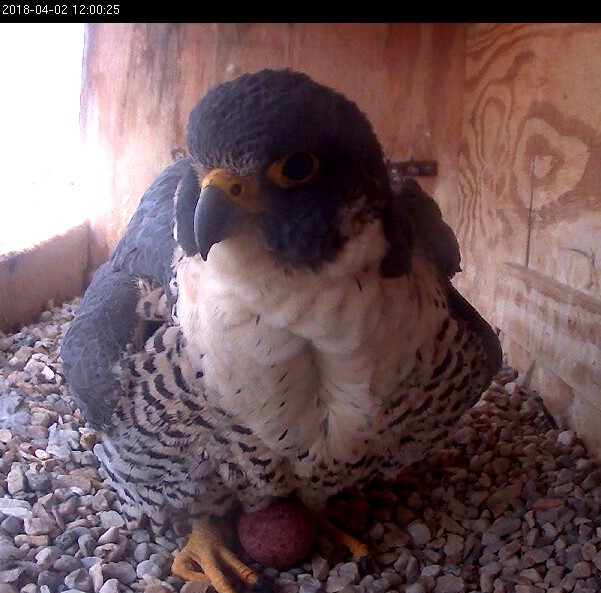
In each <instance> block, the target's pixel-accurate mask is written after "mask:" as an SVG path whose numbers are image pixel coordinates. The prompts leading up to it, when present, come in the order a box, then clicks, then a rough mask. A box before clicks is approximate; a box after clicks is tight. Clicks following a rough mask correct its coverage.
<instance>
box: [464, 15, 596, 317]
mask: <svg viewBox="0 0 601 593" xmlns="http://www.w3.org/2000/svg"><path fill="white" fill-rule="evenodd" d="M600 50H601V25H587V24H585V25H572V24H546V25H532V24H527V25H495V26H485V25H472V26H470V27H469V28H468V33H467V47H466V92H465V108H464V127H463V138H462V143H461V153H460V160H459V164H460V169H461V189H462V200H461V201H460V202H459V203H458V204H457V208H456V210H455V212H454V216H453V218H454V220H455V221H456V228H457V230H458V232H459V235H460V238H461V242H462V245H464V252H465V257H466V264H467V265H466V268H467V270H468V272H467V274H466V276H465V278H463V279H462V281H463V282H464V283H465V287H466V288H468V289H469V290H470V291H471V292H472V293H473V294H476V295H480V294H482V299H481V300H482V301H487V302H488V303H489V305H488V309H489V311H490V312H491V313H493V312H494V311H493V309H494V306H493V304H492V303H493V299H494V285H495V278H497V277H498V276H497V271H498V270H497V269H496V268H498V263H499V262H502V261H511V262H517V263H522V264H524V265H527V266H529V267H532V268H533V269H536V270H538V271H540V272H542V273H544V274H547V275H549V276H551V277H553V278H555V279H557V280H558V281H560V282H563V283H565V284H567V285H569V286H571V287H573V288H577V289H578V290H582V291H583V292H586V293H588V294H590V295H592V296H594V297H596V298H599V297H600V293H601V291H600V288H601V287H600V284H599V270H598V265H599V263H598V261H597V257H598V256H597V254H598V253H601V196H600V194H599V191H598V188H599V187H600V181H601V178H600V176H601V127H600V126H599V124H600V123H601V104H600V103H599V102H598V101H597V100H596V99H595V97H598V96H599V93H600V92H601V76H599V75H600V74H601V62H600V61H599V60H598V58H595V57H593V56H598V55H601V54H600V53H599V52H600ZM491 264H492V266H491Z"/></svg>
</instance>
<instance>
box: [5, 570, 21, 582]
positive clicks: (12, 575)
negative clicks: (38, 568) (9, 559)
mask: <svg viewBox="0 0 601 593" xmlns="http://www.w3.org/2000/svg"><path fill="white" fill-rule="evenodd" d="M22 573H23V569H22V568H20V567H17V568H11V569H9V570H0V583H14V582H15V581H16V580H17V579H18V578H19V577H20V576H21V574H22Z"/></svg>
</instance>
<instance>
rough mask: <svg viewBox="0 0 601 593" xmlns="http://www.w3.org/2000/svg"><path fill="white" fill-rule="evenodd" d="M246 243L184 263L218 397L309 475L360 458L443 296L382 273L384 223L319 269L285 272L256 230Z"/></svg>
mask: <svg viewBox="0 0 601 593" xmlns="http://www.w3.org/2000/svg"><path fill="white" fill-rule="evenodd" d="M236 240H237V239H236V238H232V239H230V240H229V241H228V242H224V243H222V244H219V245H216V246H215V247H214V248H213V250H212V251H211V254H210V256H209V258H208V260H207V262H203V261H202V260H200V259H199V258H184V259H182V260H181V261H180V263H179V264H178V269H177V276H178V283H179V300H178V316H179V319H180V323H181V326H182V328H183V332H184V335H185V336H186V340H187V346H186V350H187V352H188V356H190V357H191V359H192V360H193V361H197V362H198V364H199V365H202V368H203V371H204V382H205V392H204V393H205V397H206V400H207V404H208V405H209V406H214V407H216V408H218V409H220V410H224V411H226V412H227V413H228V414H231V415H232V416H233V417H235V418H236V420H237V422H239V423H242V424H243V425H244V426H246V427H248V428H249V429H250V430H251V431H252V433H253V434H254V435H255V436H256V437H257V438H258V439H259V440H260V441H262V443H264V444H265V445H266V446H267V448H268V449H269V450H270V451H272V452H273V454H274V455H276V456H281V457H282V459H286V460H287V461H288V463H291V464H292V465H293V467H294V473H295V474H296V475H298V476H299V477H301V478H303V477H309V476H311V475H313V473H314V472H315V467H316V465H321V466H322V467H330V466H334V465H338V464H339V463H347V464H352V463H356V462H357V461H358V460H360V459H361V458H362V457H363V456H364V455H365V451H366V449H370V448H373V447H374V446H375V445H374V442H375V439H376V437H377V434H378V429H379V426H380V423H381V422H380V420H381V416H382V414H383V413H384V410H385V407H386V399H387V397H388V394H389V393H390V392H391V391H392V390H393V389H394V387H396V386H398V384H399V383H400V382H401V381H402V380H403V378H404V377H405V376H407V375H408V374H409V373H410V372H411V370H412V369H413V366H414V364H415V356H414V355H415V352H416V351H417V350H418V349H419V348H420V347H421V346H422V345H423V343H422V342H423V340H424V336H429V335H431V334H432V333H433V332H434V331H435V328H436V327H437V326H439V324H440V320H438V319H436V318H435V317H436V316H432V315H428V316H427V317H424V316H423V315H422V314H421V311H422V309H423V307H422V305H424V304H425V303H426V301H428V300H429V299H432V298H435V297H434V296H433V295H434V294H435V292H436V286H435V284H434V282H433V280H432V278H433V277H434V275H433V274H432V273H431V270H424V272H427V273H424V274H414V275H412V276H411V277H404V278H399V279H382V278H381V276H380V274H379V268H378V264H379V261H380V259H381V256H382V253H383V251H384V250H385V248H386V245H385V242H384V239H383V236H382V232H381V228H380V226H379V224H378V223H373V224H371V225H368V226H367V227H366V228H365V230H364V232H363V233H362V234H361V235H360V236H358V237H356V238H355V239H354V240H353V241H349V243H348V245H347V246H346V247H345V252H344V253H343V254H342V256H341V257H340V258H339V259H338V260H337V261H336V263H332V264H326V265H325V266H324V268H323V269H321V270H320V271H319V272H313V271H308V270H286V269H284V268H282V267H281V266H278V265H277V264H276V263H275V262H274V261H273V259H272V258H271V257H270V256H269V254H267V253H266V252H265V251H264V249H263V248H262V246H261V245H260V243H259V242H256V243H255V244H253V243H252V242H249V241H248V237H245V240H244V249H241V248H240V247H241V246H240V245H236V244H235V242H236ZM416 264H417V267H418V268H419V267H420V266H422V265H426V264H425V263H424V262H422V261H421V260H419V261H417V260H416ZM418 293H419V296H418ZM425 308H428V307H425ZM426 339H427V338H426ZM193 364H194V362H193Z"/></svg>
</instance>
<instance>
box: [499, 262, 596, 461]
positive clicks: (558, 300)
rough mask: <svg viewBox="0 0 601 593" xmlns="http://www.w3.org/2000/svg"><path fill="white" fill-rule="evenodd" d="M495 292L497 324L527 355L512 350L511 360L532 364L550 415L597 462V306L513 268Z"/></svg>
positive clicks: (537, 275)
mask: <svg viewBox="0 0 601 593" xmlns="http://www.w3.org/2000/svg"><path fill="white" fill-rule="evenodd" d="M499 286H500V288H499V293H498V297H499V300H498V319H499V323H500V325H501V327H502V328H503V331H504V333H505V334H506V336H507V338H508V341H510V342H512V343H515V344H517V345H519V347H520V348H521V349H522V350H523V351H524V353H525V357H524V356H523V355H522V352H520V350H519V349H515V347H514V346H512V350H511V354H513V355H516V358H515V359H514V360H515V361H517V364H519V365H520V366H521V367H522V370H525V369H524V366H526V365H528V366H529V365H530V364H534V370H535V373H536V381H535V384H534V387H539V388H540V389H541V394H542V395H543V398H544V399H545V401H546V403H547V404H548V405H549V407H550V409H551V410H552V412H553V413H554V415H555V416H556V417H557V418H558V419H560V420H561V422H563V423H566V424H568V425H570V426H571V427H572V428H574V429H575V430H577V431H578V433H579V434H580V436H582V437H583V438H586V439H587V440H588V442H589V445H590V446H591V451H594V452H595V454H597V455H600V456H601V436H599V430H598V427H599V426H600V425H601V332H600V331H599V321H600V320H601V302H600V301H598V300H597V299H594V298H592V297H590V296H589V295H587V294H584V293H583V292H581V291H578V290H575V289H573V288H570V287H569V286H566V285H565V284H561V283H560V282H558V281H557V280H555V279H553V278H550V277H548V276H545V275H544V274H541V273H540V272H537V271H535V270H532V269H529V268H526V267H525V266H521V265H517V264H505V265H504V266H503V282H502V283H500V284H499ZM506 352H507V353H508V354H509V349H507V350H506Z"/></svg>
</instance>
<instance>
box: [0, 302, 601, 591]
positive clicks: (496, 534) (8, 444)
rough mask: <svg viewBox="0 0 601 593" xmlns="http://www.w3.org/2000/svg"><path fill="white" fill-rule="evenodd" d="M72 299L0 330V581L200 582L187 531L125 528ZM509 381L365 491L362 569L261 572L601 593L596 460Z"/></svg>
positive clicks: (340, 580)
mask: <svg viewBox="0 0 601 593" xmlns="http://www.w3.org/2000/svg"><path fill="white" fill-rule="evenodd" d="M78 303H79V300H75V301H73V302H71V303H67V304H64V305H62V306H57V307H52V308H50V309H49V310H48V311H45V312H44V313H43V314H42V315H41V317H40V319H39V320H38V322H36V323H32V324H31V325H29V326H27V327H23V328H22V330H21V331H20V332H17V333H14V334H9V335H4V334H2V333H0V454H1V460H0V593H55V592H56V593H59V592H63V591H70V592H72V593H76V592H77V591H83V592H85V593H118V592H125V591H127V592H146V593H170V592H178V591H181V593H204V591H205V589H206V587H205V586H201V585H200V584H195V583H182V581H181V580H179V579H177V578H175V577H173V576H171V575H170V566H171V560H172V556H173V552H174V551H175V550H177V549H178V547H179V546H182V545H183V544H184V543H185V537H184V536H183V535H177V534H175V533H174V532H173V531H169V532H167V534H166V535H165V536H163V537H161V538H158V539H156V540H155V539H153V537H152V536H151V535H150V533H149V532H147V531H145V530H142V529H140V530H136V531H133V532H131V531H129V530H127V529H126V527H125V525H124V522H123V519H122V518H121V516H120V514H119V507H118V503H117V501H116V500H115V494H114V493H113V492H112V491H111V490H110V489H109V488H108V487H107V485H106V483H105V481H104V479H103V475H102V471H101V470H99V467H98V462H97V460H96V458H95V456H94V454H93V452H92V447H93V445H94V443H95V442H96V439H97V435H96V434H95V432H94V431H93V430H91V429H89V428H86V427H85V425H84V422H83V418H82V415H81V412H80V411H79V409H77V407H76V405H75V404H74V401H73V399H72V398H71V396H70V395H69V391H68V388H67V387H66V385H65V383H64V380H63V378H62V376H61V361H60V360H59V358H58V350H59V347H60V342H61V337H62V335H63V333H64V331H65V329H66V328H67V326H68V323H69V321H70V320H71V319H72V316H73V313H74V311H75V310H76V308H77V305H78ZM516 379H518V380H517V381H516ZM518 384H519V378H518V377H517V375H516V373H515V372H513V371H512V370H511V369H510V368H506V369H504V370H503V372H502V373H500V374H499V376H498V377H497V379H496V380H495V382H493V384H492V386H491V388H490V389H489V390H488V391H487V392H486V393H485V394H484V395H483V397H482V399H481V400H480V402H479V403H478V405H476V407H474V408H473V409H472V410H470V411H469V412H468V413H467V414H466V415H465V416H464V418H463V420H462V422H461V423H460V425H459V426H458V431H457V433H456V435H455V436H454V438H453V440H452V441H451V442H450V443H448V444H447V445H446V447H445V448H442V447H439V448H437V449H434V450H433V451H432V455H431V457H430V458H429V459H427V460H424V461H423V462H422V463H420V464H417V465H416V466H414V467H411V468H407V471H405V472H403V474H402V476H401V477H400V480H399V482H398V483H396V484H394V485H379V486H374V487H372V488H371V489H370V490H369V491H368V492H367V493H366V497H365V498H364V501H363V502H364V506H365V509H366V513H365V521H364V523H363V525H360V526H359V529H360V530H361V534H360V538H362V539H364V540H365V541H367V542H368V543H369V547H370V550H371V551H372V554H373V558H374V560H375V561H376V563H377V566H378V568H377V569H374V572H373V574H368V575H361V574H360V573H359V570H358V568H357V565H356V564H354V563H352V562H344V561H342V562H336V563H335V560H334V559H333V557H332V556H328V557H329V562H328V560H326V559H325V558H323V557H322V556H320V555H319V554H317V553H313V554H312V555H311V556H310V557H309V558H308V560H307V561H306V562H304V563H303V564H301V565H300V566H298V567H295V568H293V569H290V570H288V571H285V572H278V571H277V570H274V569H269V568H268V569H265V570H264V571H263V572H264V575H265V577H266V578H267V579H268V580H270V581H272V582H273V583H274V585H275V589H276V590H278V591H281V592H282V593H317V592H325V593H338V592H341V593H351V592H354V591H356V592H359V593H363V592H365V593H385V592H388V593H394V592H396V591H398V592H400V593H403V592H404V593H464V592H466V591H477V592H481V593H543V592H549V593H567V592H571V591H573V592H577V593H599V591H601V514H600V512H599V506H600V503H601V485H600V484H601V469H600V465H599V463H598V462H597V461H596V460H595V459H594V458H592V457H591V456H589V455H588V454H587V452H586V450H585V447H584V446H583V445H582V443H581V442H580V441H579V440H578V438H577V437H576V435H575V434H574V433H573V432H571V431H569V430H561V429H558V428H557V427H556V426H555V425H554V422H553V420H552V418H551V417H550V416H549V414H548V413H547V412H546V410H545V408H544V406H543V405H542V402H541V400H540V398H539V397H538V396H536V395H534V394H532V393H529V392H528V391H527V390H524V389H521V388H520V387H519V386H518ZM339 506H340V505H339ZM336 508H337V507H336V506H335V507H334V508H333V511H336ZM340 508H343V507H341V506H340Z"/></svg>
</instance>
